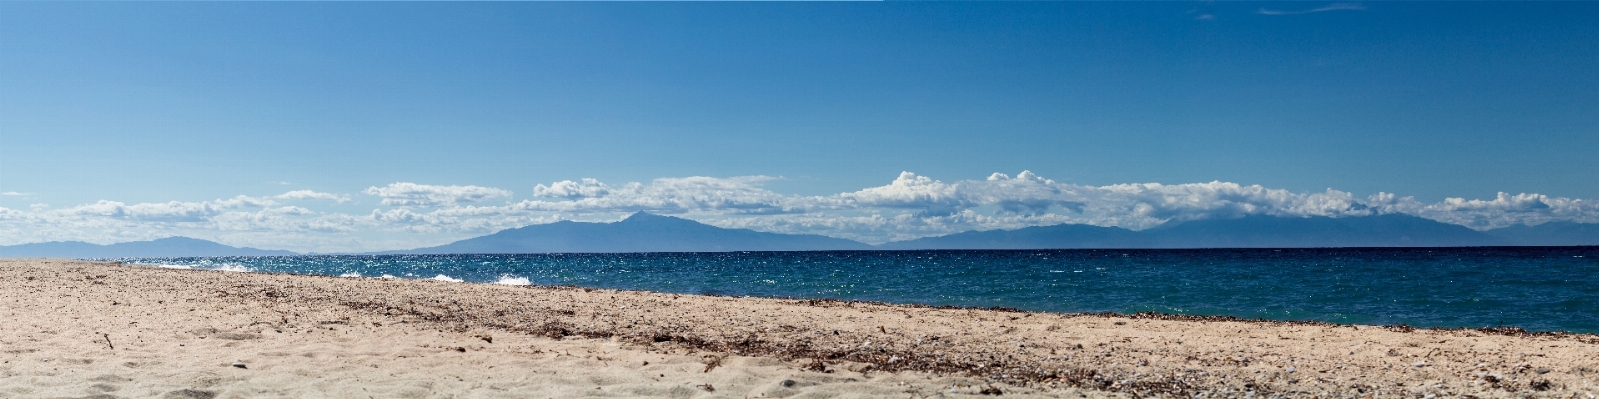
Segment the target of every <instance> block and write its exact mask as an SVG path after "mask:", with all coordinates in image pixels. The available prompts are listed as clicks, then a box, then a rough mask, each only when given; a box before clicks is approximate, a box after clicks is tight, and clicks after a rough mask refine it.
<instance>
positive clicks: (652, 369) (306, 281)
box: [0, 260, 1599, 398]
mask: <svg viewBox="0 0 1599 399" xmlns="http://www.w3.org/2000/svg"><path fill="white" fill-rule="evenodd" d="M0 320H3V323H0V362H3V363H0V397H6V398H9V397H19V398H48V397H99V398H110V397H126V398H135V397H168V398H208V397H216V398H235V397H238V398H244V397H251V398H253V397H297V398H298V397H341V398H342V397H373V398H388V397H416V398H422V397H517V398H523V397H549V398H556V397H577V396H606V397H684V398H687V397H728V398H744V397H794V398H824V397H839V398H844V397H896V398H907V397H963V396H972V395H979V393H980V391H981V390H983V389H989V388H993V389H998V390H999V391H1001V392H1003V393H1004V395H1005V396H1007V397H1015V396H1020V397H1028V396H1037V397H1073V398H1075V397H1107V396H1117V397H1131V396H1132V395H1130V394H1140V393H1148V394H1156V396H1171V395H1176V396H1182V395H1189V394H1195V393H1205V394H1208V395H1220V396H1236V397H1245V396H1248V395H1251V392H1253V393H1255V394H1258V395H1269V394H1274V393H1281V394H1286V395H1288V396H1295V397H1310V396H1337V397H1365V396H1368V395H1367V394H1375V395H1371V396H1373V397H1395V396H1416V397H1423V396H1425V395H1429V394H1430V395H1436V396H1439V397H1455V396H1461V395H1472V396H1476V397H1519V396H1522V395H1527V396H1533V397H1561V398H1565V397H1575V398H1589V397H1593V396H1591V395H1599V386H1596V385H1595V384H1596V383H1599V374H1596V373H1599V338H1596V337H1594V336H1592V335H1564V336H1534V337H1528V336H1507V335H1500V334H1485V333H1483V332H1479V331H1431V330H1417V331H1409V332H1403V331H1394V330H1391V329H1383V328H1376V327H1353V326H1326V325H1295V324H1285V323H1257V322H1239V321H1182V320H1152V319H1133V318H1123V317H1102V316H1081V315H1058V314H1046V313H1015V312H999V311H988V310H968V309H932V308H925V307H905V306H892V305H879V304H859V303H840V302H825V301H824V302H808V301H794V300H779V299H758V298H727V297H700V296H687V295H671V294H657V293H646V292H625V291H612V290H583V289H572V288H552V287H516V286H501V285H489V284H465V283H449V282H439V281H406V280H382V279H359V278H335V277H321V276H293V275H270V274H254V273H231V272H216V271H192V270H170V269H157V268H148V267H133V266H119V265H109V264H95V263H87V262H77V261H62V260H0ZM585 336H586V337H589V338H584V337H585ZM552 337H560V338H552ZM934 337H937V339H936V340H935V339H934ZM718 359H720V360H718ZM818 360H822V361H823V362H822V363H821V365H822V366H823V367H824V368H825V369H826V370H827V372H821V371H814V370H808V369H809V368H811V366H813V365H815V364H816V362H817V361H818ZM236 362H237V363H239V364H242V365H243V366H244V367H243V368H240V367H235V366H234V364H235V363H236ZM710 364H716V366H715V367H708V366H709V365H710ZM1289 368H1293V369H1292V371H1290V370H1289ZM707 369H708V370H707ZM884 370H887V371H884ZM894 370H900V371H894ZM917 370H931V371H934V372H927V371H917ZM97 395H98V396H97Z"/></svg>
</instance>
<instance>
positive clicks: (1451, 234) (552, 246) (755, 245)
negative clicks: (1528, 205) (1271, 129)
mask: <svg viewBox="0 0 1599 399" xmlns="http://www.w3.org/2000/svg"><path fill="white" fill-rule="evenodd" d="M1518 245H1522V246H1525V245H1546V246H1565V245H1599V224H1583V223H1568V222H1551V223H1544V224H1541V225H1537V226H1526V225H1516V226H1512V227H1506V228H1501V229H1495V230H1489V231H1485V232H1483V231H1476V230H1472V229H1469V228H1466V227H1463V226H1458V225H1453V224H1447V223H1440V222H1436V221H1432V220H1428V219H1423V218H1419V217H1415V216H1408V215H1380V216H1367V217H1350V218H1325V217H1311V218H1293V217H1271V216H1249V217H1243V218H1237V219H1214V220H1199V221H1190V222H1183V223H1170V224H1167V225H1162V226H1158V227H1155V228H1151V229H1146V230H1140V231H1132V230H1127V229H1122V228H1117V227H1098V226H1089V225H1077V224H1062V225H1055V226H1038V227H1028V228H1022V229H1016V230H989V231H968V232H964V233H956V234H950V235H946V236H939V237H927V238H919V239H915V240H908V241H896V242H890V243H886V244H882V245H877V246H872V245H867V244H863V243H860V242H855V241H850V240H845V239H841V238H831V237H824V236H819V235H810V234H778V233H764V232H758V231H753V230H746V229H725V228H721V227H716V226H711V225H706V224H703V223H699V222H695V221H692V220H688V219H682V218H676V217H671V216H660V215H654V214H649V213H643V212H640V213H636V214H634V215H633V216H630V217H628V218H627V219H624V220H622V221H620V222H615V223H584V222H572V221H562V222H556V223H550V224H539V225H531V226H526V227H520V228H515V229H508V230H502V231H500V232H497V233H494V234H489V235H486V236H481V237H476V238H469V239H465V240H461V241H456V242H453V243H450V244H446V245H441V246H436V247H428V248H418V249H412V250H401V251H387V252H379V253H378V254H465V253H473V254H490V253H579V252H588V253H596V252H725V251H827V250H873V249H889V250H912V249H1068V248H1294V247H1461V246H1518ZM294 254H295V253H293V252H289V251H275V250H262V249H255V248H237V247H230V246H227V245H222V244H218V243H214V242H210V241H205V240H198V239H193V238H184V237H171V238H163V239H159V240H154V241H137V242H125V243H120V244H112V245H96V244H89V243H84V242H47V243H37V244H22V245H12V246H0V257H61V258H131V257H183V256H270V255H294Z"/></svg>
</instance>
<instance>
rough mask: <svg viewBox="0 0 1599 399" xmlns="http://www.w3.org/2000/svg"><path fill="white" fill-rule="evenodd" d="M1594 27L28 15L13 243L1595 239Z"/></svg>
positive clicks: (511, 13) (888, 13) (723, 11)
mask: <svg viewBox="0 0 1599 399" xmlns="http://www.w3.org/2000/svg"><path fill="white" fill-rule="evenodd" d="M1595 20H1599V3H1592V2H1554V3H1543V2H1509V3H1498V2H1399V3H1395V2H1365V3H1335V2H1283V3H1258V2H1088V3H1080V2H930V3H929V2H888V3H809V2H801V3H719V2H718V3H649V2H646V3H543V2H490V3H477V2H467V3H454V2H445V3H434V2H420V3H408V2H402V3H391V2H337V3H324V2H267V3H258V2H248V3H246V2H222V3H190V2H163V3H122V2H12V1H5V2H0V245H11V244H20V243H30V242H42V241H65V240H75V241H88V242H95V243H112V242H122V241H131V240H146V239H153V238H160V237H166V236H173V235H182V236H189V237H196V238H203V239H210V240H215V241H218V242H223V243H226V244H230V245H244V246H253V247H258V248H271V249H290V250H296V251H316V252H345V251H374V250H388V249H401V248H412V247H418V246H425V245H438V244H442V243H447V242H450V241H453V240H457V239H461V238H467V237H472V236H478V235H483V234H488V233H492V232H494V231H497V230H500V229H505V228H512V227H519V226H524V225H528V224H537V223H549V222H553V221H557V220H580V221H612V220H617V219H619V218H621V217H623V216H625V215H627V214H630V213H631V212H636V211H648V212H656V213H662V214H668V215H675V216H681V217H686V218H690V219H694V220H698V221H702V222H705V223H710V224H713V225H718V226H723V227H740V228H751V229H756V230H761V231H773V232H784V233H811V234H823V235H829V236H834V237H843V238H850V239H857V240H861V241H865V242H871V243H879V242H885V241H891V240H901V239H909V238H915V237H921V236H929V235H939V234H947V233H952V232H958V231H964V230H973V229H977V230H987V229H995V228H1019V227H1025V226H1033V225H1047V224H1059V223H1088V224H1095V225H1105V226H1121V227H1126V228H1132V229H1142V228H1148V227H1152V226H1155V225H1159V224H1161V223H1167V222H1173V221H1178V222H1180V221H1186V220H1196V219H1205V218H1218V217H1238V216H1243V215H1251V214H1267V215H1277V216H1333V217H1352V216H1363V215H1369V214H1374V213H1405V214H1412V215H1417V216H1422V217H1427V218H1430V219H1434V220H1439V221H1443V222H1447V223H1455V224H1461V225H1465V226H1468V227H1472V228H1476V229H1488V228H1496V227H1504V226H1508V225H1511V224H1517V223H1530V224H1536V223H1543V222H1548V221H1575V222H1587V223H1599V156H1595V154H1596V153H1599V26H1596V25H1595V24H1594V23H1593V22H1592V21H1595Z"/></svg>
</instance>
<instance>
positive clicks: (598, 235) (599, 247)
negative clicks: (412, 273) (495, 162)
mask: <svg viewBox="0 0 1599 399" xmlns="http://www.w3.org/2000/svg"><path fill="white" fill-rule="evenodd" d="M852 249H858V250H867V249H872V246H871V245H866V244H862V243H859V242H855V241H850V240H845V239H842V238H832V237H824V236H819V235H811V234H778V233H763V232H759V231H754V230H746V229H724V228H721V227H716V226H711V225H707V224H703V223H700V222H696V221H692V220H688V219H682V218H675V217H671V216H660V215H654V214H649V213H644V212H639V213H635V214H633V216H629V217H628V218H627V219H623V220H622V221H620V222H616V223H583V222H573V221H560V222H555V223H550V224H535V225H531V226H527V227H521V228H515V229H509V230H503V231H500V232H498V233H494V234H489V235H486V236H482V237H477V238H469V239H465V240H461V241H456V242H453V243H450V244H446V245H441V246H437V247H430V248H418V249H413V250H406V251H389V252H384V253H395V254H490V253H560V252H723V251H828V250H852Z"/></svg>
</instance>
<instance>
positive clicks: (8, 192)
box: [0, 191, 33, 197]
mask: <svg viewBox="0 0 1599 399" xmlns="http://www.w3.org/2000/svg"><path fill="white" fill-rule="evenodd" d="M0 195H3V196H7V197H26V196H29V195H33V193H19V192H16V191H7V192H3V193H0Z"/></svg>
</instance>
